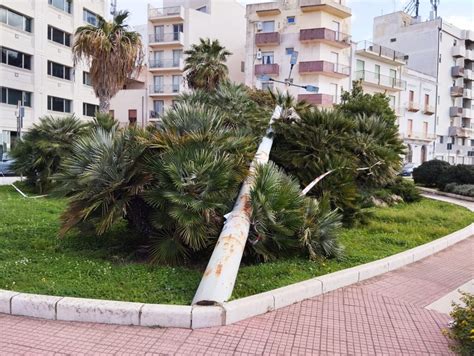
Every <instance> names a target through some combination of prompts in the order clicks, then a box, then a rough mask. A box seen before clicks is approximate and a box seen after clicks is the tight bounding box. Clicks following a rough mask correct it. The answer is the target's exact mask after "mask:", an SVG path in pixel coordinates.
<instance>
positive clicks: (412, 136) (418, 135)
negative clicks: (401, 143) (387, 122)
mask: <svg viewBox="0 0 474 356" xmlns="http://www.w3.org/2000/svg"><path fill="white" fill-rule="evenodd" d="M400 136H402V138H403V139H404V140H412V141H423V142H432V141H434V140H436V135H435V134H432V133H428V132H416V131H407V132H402V133H401V134H400Z"/></svg>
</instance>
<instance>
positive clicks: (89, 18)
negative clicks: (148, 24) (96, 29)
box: [82, 9, 99, 26]
mask: <svg viewBox="0 0 474 356" xmlns="http://www.w3.org/2000/svg"><path fill="white" fill-rule="evenodd" d="M82 18H83V20H84V22H87V23H88V24H90V25H92V26H97V25H98V23H99V19H98V18H97V15H96V14H94V13H93V12H92V11H89V10H87V9H84V11H83V16H82Z"/></svg>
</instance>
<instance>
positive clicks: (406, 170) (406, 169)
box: [400, 163, 416, 177]
mask: <svg viewBox="0 0 474 356" xmlns="http://www.w3.org/2000/svg"><path fill="white" fill-rule="evenodd" d="M415 167H416V166H415V164H414V163H405V165H404V166H403V168H402V171H401V172H400V175H401V176H402V177H411V175H412V174H413V169H415Z"/></svg>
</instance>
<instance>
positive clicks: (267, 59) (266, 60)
mask: <svg viewBox="0 0 474 356" xmlns="http://www.w3.org/2000/svg"><path fill="white" fill-rule="evenodd" d="M273 61H274V57H273V52H262V63H263V64H273Z"/></svg>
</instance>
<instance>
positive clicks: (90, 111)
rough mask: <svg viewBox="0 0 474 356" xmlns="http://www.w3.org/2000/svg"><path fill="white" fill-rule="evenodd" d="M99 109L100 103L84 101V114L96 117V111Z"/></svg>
mask: <svg viewBox="0 0 474 356" xmlns="http://www.w3.org/2000/svg"><path fill="white" fill-rule="evenodd" d="M98 111H99V105H94V104H89V103H82V115H84V116H90V117H94V116H95V114H96V112H98Z"/></svg>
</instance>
